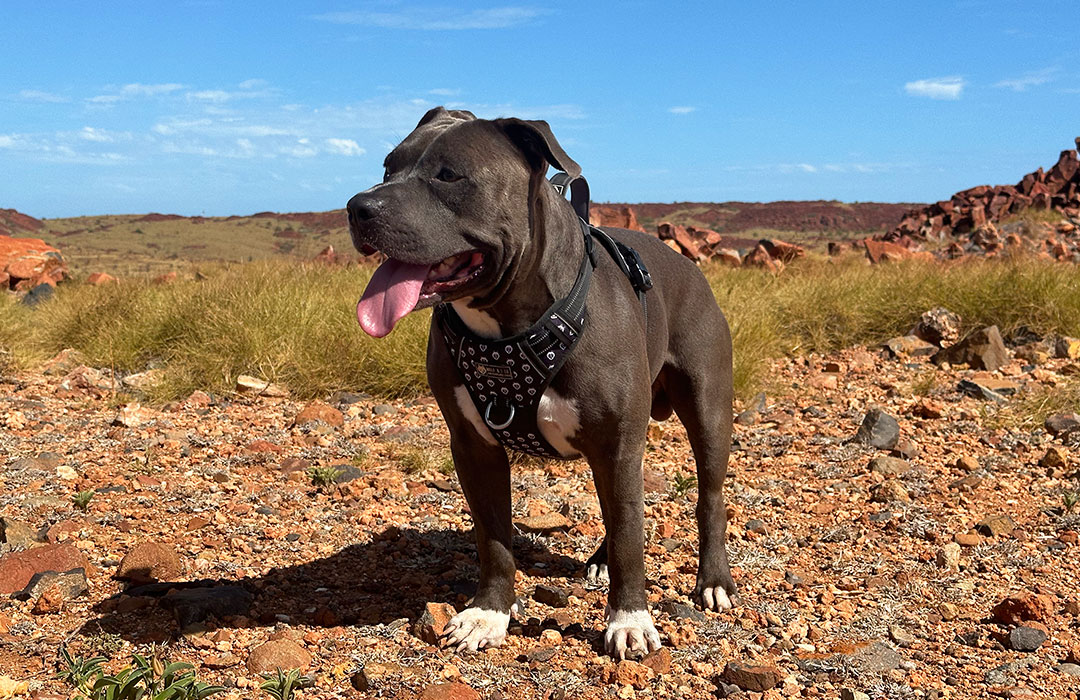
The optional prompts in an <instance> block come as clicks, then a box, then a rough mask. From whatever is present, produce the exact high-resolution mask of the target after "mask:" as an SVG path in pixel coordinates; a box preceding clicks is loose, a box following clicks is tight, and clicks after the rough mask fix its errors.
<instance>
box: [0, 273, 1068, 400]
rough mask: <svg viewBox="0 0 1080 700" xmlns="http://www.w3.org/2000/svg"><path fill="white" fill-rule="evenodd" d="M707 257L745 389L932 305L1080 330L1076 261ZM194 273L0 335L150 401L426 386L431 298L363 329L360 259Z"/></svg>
mask: <svg viewBox="0 0 1080 700" xmlns="http://www.w3.org/2000/svg"><path fill="white" fill-rule="evenodd" d="M703 272H704V273H705V275H706V277H707V278H708V279H709V282H710V284H711V285H712V288H713V291H714V293H715V294H716V297H717V300H718V301H719V303H720V306H721V308H722V309H723V310H724V312H725V313H726V314H727V317H728V319H729V322H730V324H731V328H732V333H733V337H734V342H735V386H736V391H737V393H738V394H739V395H740V396H742V397H747V396H750V395H752V394H753V393H754V392H755V391H756V390H757V389H758V387H760V386H761V385H762V384H763V383H764V382H765V381H766V380H767V378H766V377H765V376H764V372H765V369H766V367H767V362H768V360H769V359H771V358H775V357H780V356H783V355H784V354H789V353H800V352H809V351H818V352H827V351H831V350H835V349H838V348H842V347H847V346H850V345H855V344H866V345H874V344H876V343H880V342H882V341H884V340H886V339H888V338H889V337H891V336H894V335H897V334H900V333H904V332H906V331H907V330H909V329H910V328H911V327H912V325H914V323H915V321H917V320H918V317H919V315H920V314H921V313H922V312H923V311H926V310H927V309H930V308H932V307H934V306H945V307H946V308H948V309H950V310H952V311H954V312H956V313H958V314H960V316H961V317H962V318H963V320H964V326H965V328H975V327H979V326H983V325H989V324H997V325H998V327H999V328H1000V329H1001V331H1002V332H1003V333H1005V334H1008V333H1009V331H1011V330H1014V329H1016V328H1018V327H1020V326H1027V327H1028V328H1030V329H1032V330H1034V331H1036V332H1040V333H1061V334H1068V335H1080V275H1078V274H1077V269H1076V267H1075V266H1072V265H1065V264H1060V263H1050V262H1044V261H1039V260H1011V261H974V262H965V263H955V264H948V265H942V264H931V263H916V262H910V263H903V264H894V265H881V266H875V267H871V266H869V265H867V264H866V263H865V262H863V261H862V260H858V259H848V260H846V261H829V260H823V259H811V260H804V261H799V262H798V263H796V264H792V265H789V266H788V268H787V269H786V270H785V271H784V273H783V274H781V275H779V276H775V277H774V276H772V275H769V274H767V273H764V272H761V271H759V270H733V269H729V268H724V267H719V266H712V265H707V266H705V267H704V268H703ZM204 273H205V274H204V275H203V279H201V280H181V281H177V282H173V283H171V284H165V285H153V284H150V283H148V282H143V281H134V280H127V281H124V282H123V283H122V284H120V285H116V286H105V287H89V286H86V285H82V284H78V283H73V284H69V285H66V286H65V285H62V286H61V288H60V289H59V290H58V293H57V294H56V296H55V298H54V299H53V300H52V301H49V302H46V303H44V304H41V305H39V306H38V307H36V308H35V309H27V308H25V307H23V306H22V305H20V304H17V303H16V302H15V301H14V300H13V299H12V298H10V297H8V296H7V295H0V349H3V350H5V351H10V353H11V355H10V357H13V358H14V361H15V362H16V363H18V364H21V365H24V366H26V365H31V364H33V363H34V362H35V361H39V360H42V359H45V358H47V357H49V356H51V355H52V354H55V353H56V352H59V351H60V350H62V349H64V348H75V349H77V350H79V351H80V352H82V353H83V354H84V356H85V357H86V358H87V360H88V361H89V362H90V363H92V364H94V365H96V366H101V367H112V368H115V369H118V370H123V371H130V372H134V371H140V370H144V369H146V368H147V367H151V366H158V367H160V368H161V369H162V370H163V371H164V379H163V381H162V382H161V384H160V385H159V386H158V387H157V389H155V395H154V397H153V398H156V399H158V400H166V399H171V398H176V397H181V396H184V395H186V393H188V392H190V391H191V390H193V389H196V388H199V389H205V390H210V391H228V390H231V389H232V387H233V383H234V382H235V379H236V376H237V375H238V374H253V375H258V376H260V377H262V378H264V379H267V380H270V381H273V382H275V383H280V384H284V385H286V386H287V387H288V388H289V389H290V390H291V391H292V392H293V394H294V395H295V396H298V397H301V398H303V397H314V396H324V395H326V394H327V393H329V392H332V391H334V390H338V389H347V390H354V391H366V392H369V393H372V394H376V395H379V396H384V397H401V396H409V395H415V394H418V393H420V392H422V391H424V389H425V385H426V379H425V373H424V355H425V346H426V338H427V325H428V318H429V313H428V312H422V313H417V314H412V315H410V316H408V317H406V318H405V319H403V320H402V321H401V323H399V324H398V327H397V328H395V329H394V331H393V333H391V334H390V335H389V336H387V337H386V338H382V339H379V340H375V339H373V338H369V337H368V336H366V335H365V334H364V333H363V332H362V331H361V330H360V328H359V327H358V326H357V324H356V319H355V313H354V308H355V304H356V300H357V298H358V297H359V296H360V294H361V293H362V291H363V289H364V286H365V285H366V283H367V280H368V278H369V276H370V273H371V271H370V269H366V268H356V267H346V268H334V267H324V266H320V265H308V264H290V263H285V262H257V263H250V264H244V265H233V266H219V267H214V268H209V269H207V270H204ZM4 357H9V356H8V355H6V354H5V355H4ZM0 370H2V367H0Z"/></svg>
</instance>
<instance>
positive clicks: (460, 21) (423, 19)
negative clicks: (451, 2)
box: [314, 7, 546, 31]
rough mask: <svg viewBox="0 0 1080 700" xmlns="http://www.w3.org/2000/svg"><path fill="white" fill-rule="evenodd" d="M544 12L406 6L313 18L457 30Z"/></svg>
mask: <svg viewBox="0 0 1080 700" xmlns="http://www.w3.org/2000/svg"><path fill="white" fill-rule="evenodd" d="M545 13H546V11H545V10H543V9H539V8H533V7H491V8H487V9H482V10H460V9H456V8H451V7H407V8H402V9H400V10H396V11H393V12H368V11H363V10H360V11H353V12H328V13H326V14H322V15H316V16H315V17H314V19H317V20H322V21H324V22H333V23H334V24H356V25H362V26H368V27H380V28H383V29H419V30H426V31H457V30H462V29H509V28H510V27H517V26H520V25H523V24H527V23H529V22H531V21H533V20H534V19H536V18H537V17H540V16H541V15H543V14H545Z"/></svg>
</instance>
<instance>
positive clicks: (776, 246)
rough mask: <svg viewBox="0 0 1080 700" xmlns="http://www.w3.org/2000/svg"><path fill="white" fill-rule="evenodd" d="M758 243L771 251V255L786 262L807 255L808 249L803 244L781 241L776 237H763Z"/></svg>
mask: <svg viewBox="0 0 1080 700" xmlns="http://www.w3.org/2000/svg"><path fill="white" fill-rule="evenodd" d="M758 245H760V246H762V247H763V248H765V250H766V251H767V252H768V253H769V257H771V258H773V259H774V260H779V261H780V262H784V263H790V262H793V261H794V260H796V259H797V258H802V257H805V256H806V249H805V248H803V247H802V246H798V245H795V244H794V243H788V242H786V241H781V240H779V239H776V238H763V239H761V240H760V241H758Z"/></svg>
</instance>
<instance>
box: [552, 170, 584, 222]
mask: <svg viewBox="0 0 1080 700" xmlns="http://www.w3.org/2000/svg"><path fill="white" fill-rule="evenodd" d="M548 182H550V183H551V186H552V187H554V188H555V192H557V193H558V194H559V196H561V197H565V196H566V190H568V189H569V190H570V206H572V207H573V208H574V211H575V212H577V215H578V216H579V217H581V219H582V221H584V222H585V223H589V182H588V181H587V180H586V179H585V178H584V177H582V176H581V175H578V176H576V177H575V176H573V175H570V174H568V173H555V174H554V175H552V176H551V179H550V180H548Z"/></svg>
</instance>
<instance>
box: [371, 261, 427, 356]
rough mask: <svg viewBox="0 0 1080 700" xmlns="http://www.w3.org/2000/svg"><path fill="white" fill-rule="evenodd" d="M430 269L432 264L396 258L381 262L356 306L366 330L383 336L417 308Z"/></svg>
mask: <svg viewBox="0 0 1080 700" xmlns="http://www.w3.org/2000/svg"><path fill="white" fill-rule="evenodd" d="M430 269H431V266H430V265H410V264H408V263H403V262H401V261H399V260H394V259H393V258H387V260H386V262H384V263H383V264H382V265H379V269H377V270H375V274H373V275H372V276H371V281H370V282H368V286H367V289H365V290H364V296H362V297H360V302H359V303H358V304H357V305H356V319H357V320H358V321H360V327H361V328H363V329H364V332H365V333H367V334H368V335H370V336H373V337H375V338H382V337H383V336H385V335H386V334H388V333H389V332H390V331H392V330H394V325H395V324H397V322H398V321H400V320H401V319H402V317H404V316H405V315H406V314H408V313H409V312H410V311H412V310H413V309H414V308H416V302H417V301H419V300H420V288H421V287H422V286H423V285H424V280H425V279H427V275H428V271H429V270H430Z"/></svg>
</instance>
